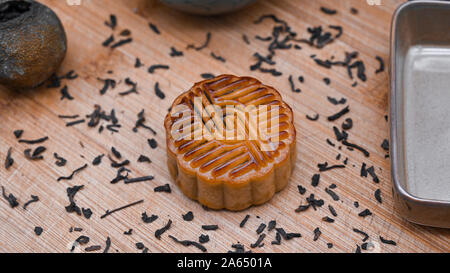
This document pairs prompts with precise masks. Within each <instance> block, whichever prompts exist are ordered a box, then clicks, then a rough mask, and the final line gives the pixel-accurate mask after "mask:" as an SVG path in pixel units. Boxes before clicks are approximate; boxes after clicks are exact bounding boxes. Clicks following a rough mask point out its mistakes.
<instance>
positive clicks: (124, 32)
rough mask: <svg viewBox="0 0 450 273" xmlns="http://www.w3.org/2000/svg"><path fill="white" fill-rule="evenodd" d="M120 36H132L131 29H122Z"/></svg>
mask: <svg viewBox="0 0 450 273" xmlns="http://www.w3.org/2000/svg"><path fill="white" fill-rule="evenodd" d="M119 35H120V36H125V37H126V36H130V35H131V30H129V29H124V30H122V31H121V32H120V34H119Z"/></svg>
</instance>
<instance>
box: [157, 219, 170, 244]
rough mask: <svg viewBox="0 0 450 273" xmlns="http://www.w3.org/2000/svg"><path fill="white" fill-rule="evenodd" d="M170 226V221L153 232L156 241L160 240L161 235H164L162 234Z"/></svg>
mask: <svg viewBox="0 0 450 273" xmlns="http://www.w3.org/2000/svg"><path fill="white" fill-rule="evenodd" d="M171 225H172V220H169V222H167V224H166V225H165V226H163V227H162V228H160V229H158V230H156V231H155V237H156V239H158V240H160V239H161V235H163V234H164V232H166V231H168V230H169V229H170V226H171Z"/></svg>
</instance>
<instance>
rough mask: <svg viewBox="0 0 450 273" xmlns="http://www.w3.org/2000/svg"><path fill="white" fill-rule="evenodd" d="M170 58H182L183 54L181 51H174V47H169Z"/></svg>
mask: <svg viewBox="0 0 450 273" xmlns="http://www.w3.org/2000/svg"><path fill="white" fill-rule="evenodd" d="M169 55H170V57H181V56H183V55H184V54H183V51H178V50H176V48H175V47H173V46H172V47H171V48H170V54H169Z"/></svg>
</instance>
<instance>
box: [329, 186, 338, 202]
mask: <svg viewBox="0 0 450 273" xmlns="http://www.w3.org/2000/svg"><path fill="white" fill-rule="evenodd" d="M325 192H326V193H328V194H329V195H330V196H331V198H333V200H334V201H339V200H340V198H339V196H338V195H337V194H336V193H335V192H334V191H333V190H331V189H329V188H326V189H325Z"/></svg>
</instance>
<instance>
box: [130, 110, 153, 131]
mask: <svg viewBox="0 0 450 273" xmlns="http://www.w3.org/2000/svg"><path fill="white" fill-rule="evenodd" d="M144 115H145V112H144V109H142V111H141V112H139V113H138V115H137V116H138V119H137V121H136V124H135V126H134V128H133V132H135V133H137V131H138V128H140V127H142V128H145V129H147V130H149V131H150V132H152V133H153V134H154V135H156V131H155V130H153V129H152V128H151V127H149V126H147V125H145V124H144V123H145V116H144Z"/></svg>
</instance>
